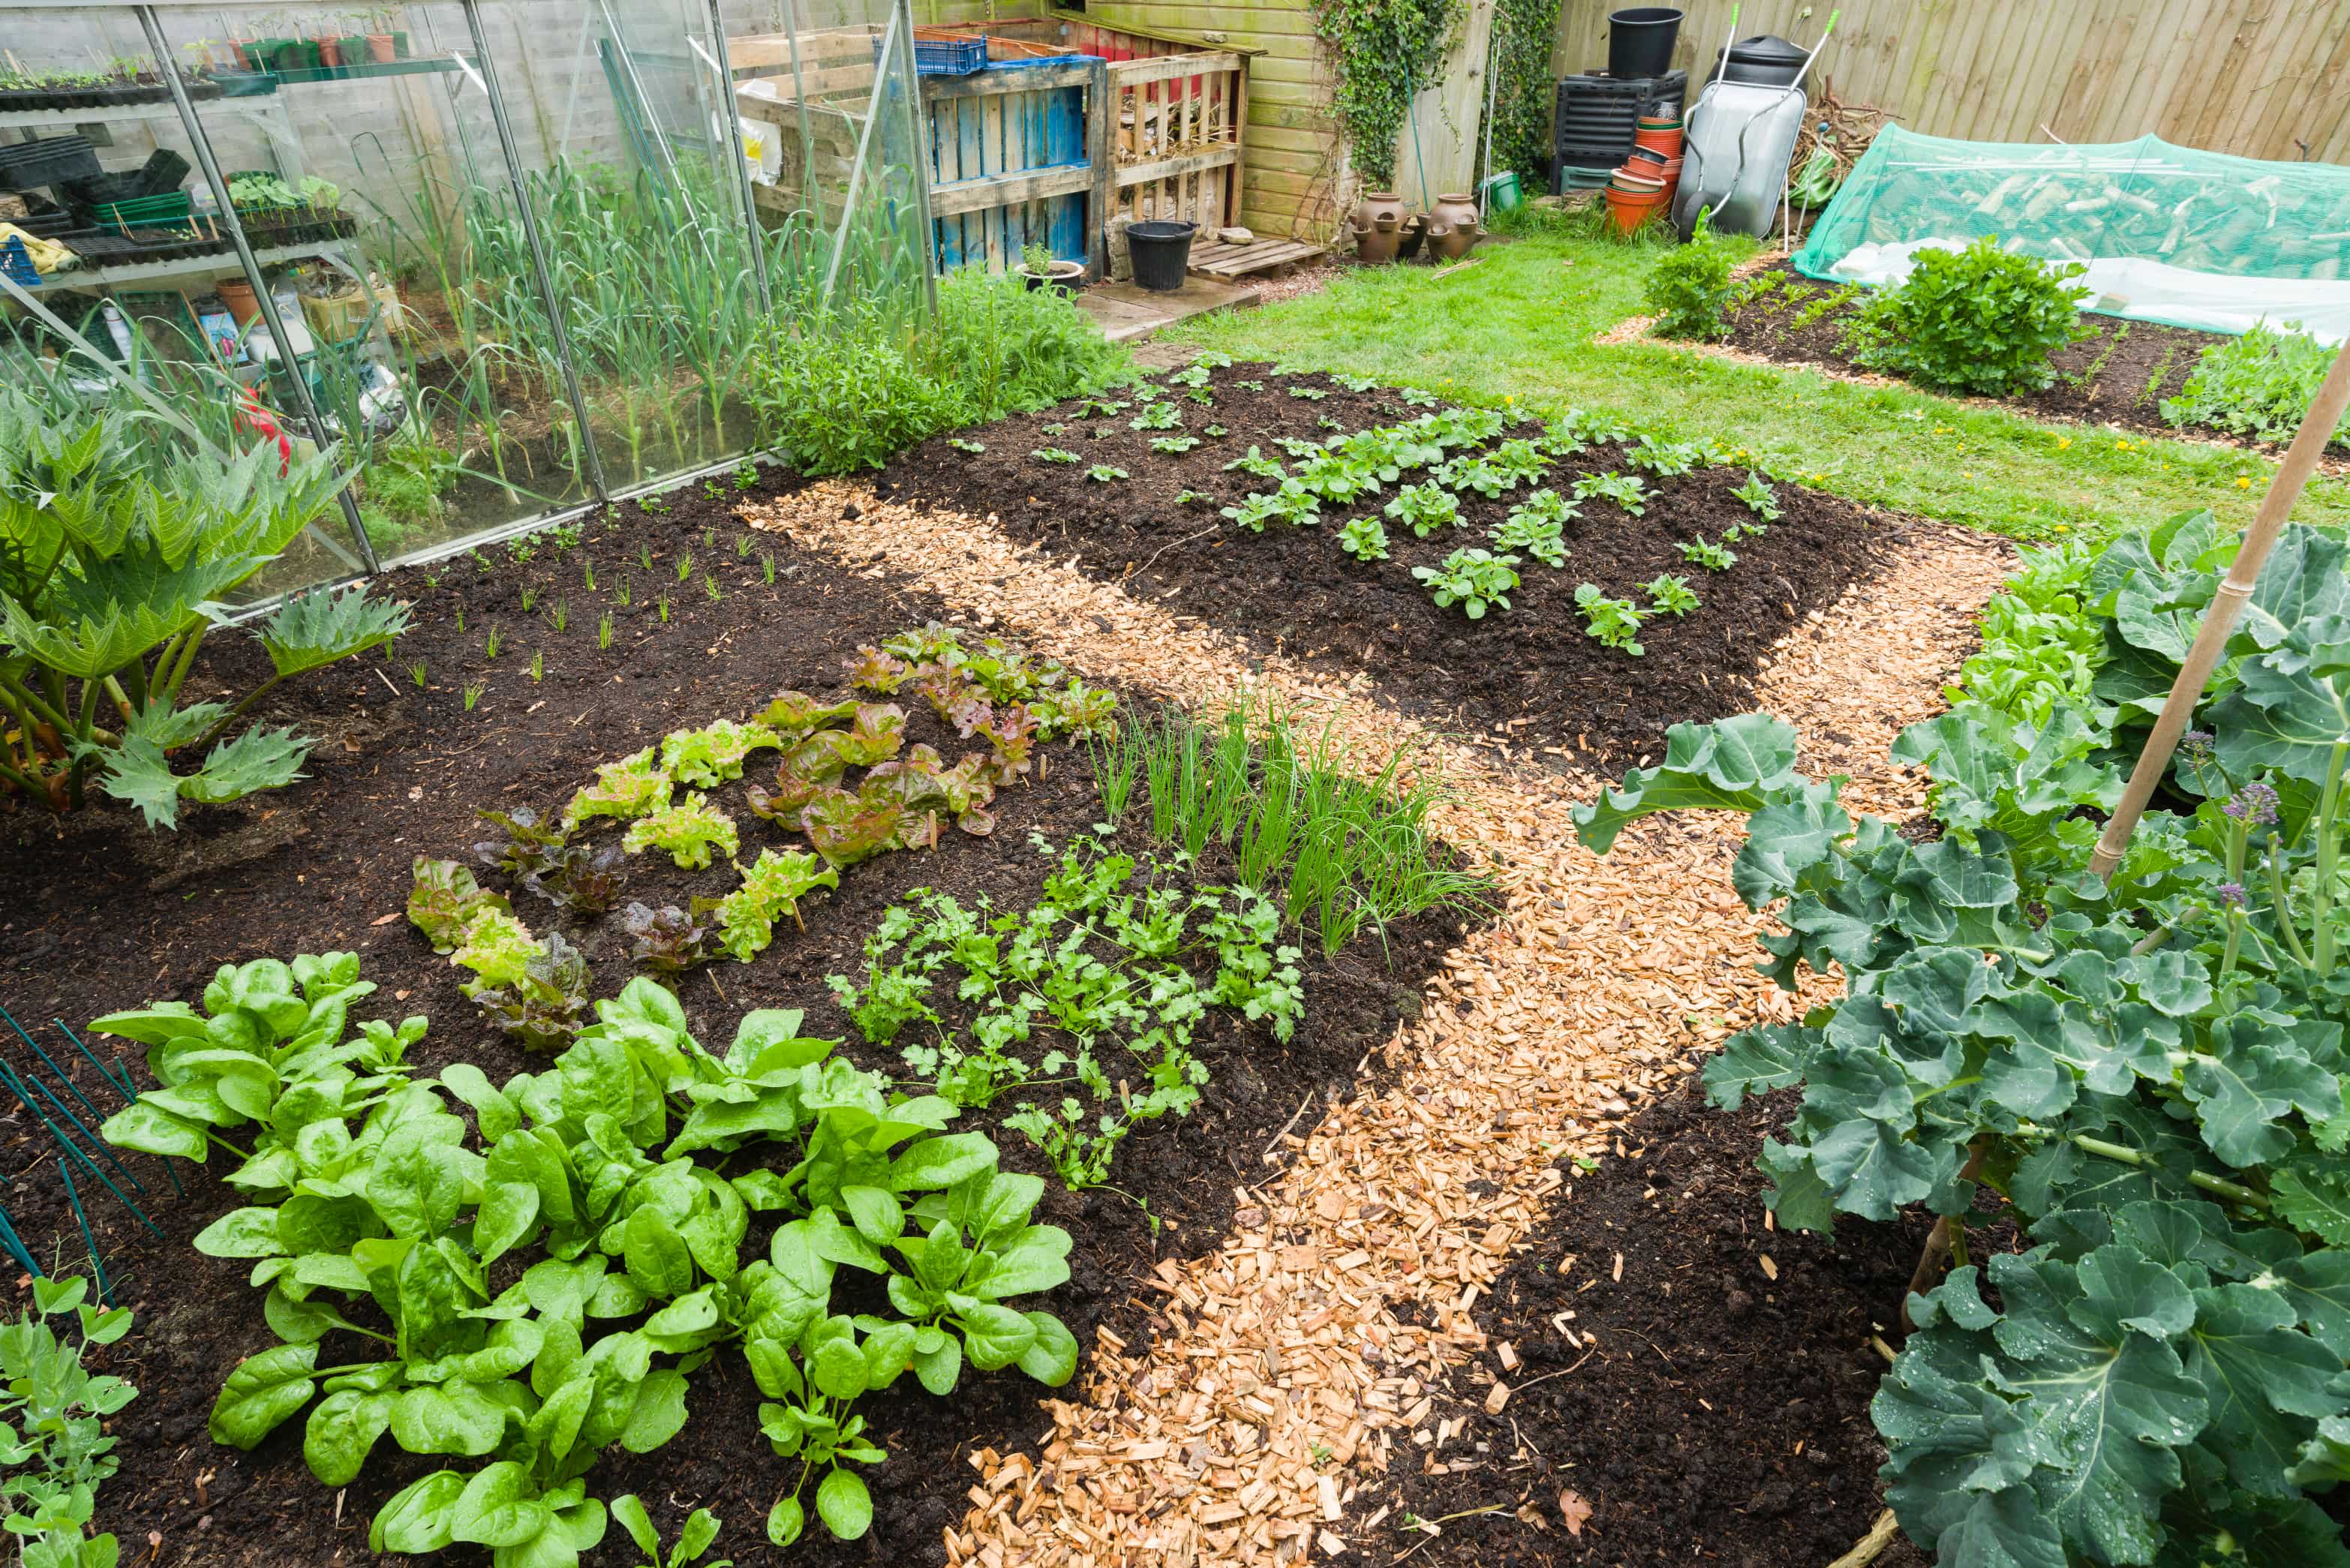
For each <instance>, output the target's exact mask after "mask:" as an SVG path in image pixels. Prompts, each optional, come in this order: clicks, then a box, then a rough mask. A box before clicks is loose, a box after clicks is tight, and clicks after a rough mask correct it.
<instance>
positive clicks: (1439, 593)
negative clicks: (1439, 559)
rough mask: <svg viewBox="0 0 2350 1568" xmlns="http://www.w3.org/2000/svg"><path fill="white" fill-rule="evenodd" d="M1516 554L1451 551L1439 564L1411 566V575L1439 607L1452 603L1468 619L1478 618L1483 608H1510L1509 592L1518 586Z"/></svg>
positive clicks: (1445, 607) (1480, 618)
mask: <svg viewBox="0 0 2350 1568" xmlns="http://www.w3.org/2000/svg"><path fill="white" fill-rule="evenodd" d="M1517 565H1518V557H1517V556H1496V555H1493V554H1492V552H1490V551H1486V550H1467V549H1463V550H1455V551H1453V552H1452V553H1451V555H1449V556H1445V557H1444V564H1443V565H1442V566H1414V567H1413V568H1412V569H1411V575H1412V576H1415V577H1418V578H1419V580H1420V581H1421V582H1422V583H1424V584H1426V585H1427V587H1428V595H1429V597H1430V598H1432V599H1434V600H1435V601H1436V607H1437V608H1439V609H1449V608H1451V607H1452V606H1454V605H1456V604H1457V605H1459V606H1460V607H1461V613H1462V614H1463V615H1465V616H1467V617H1468V618H1470V619H1471V620H1482V619H1484V618H1485V611H1486V610H1487V609H1488V608H1490V607H1495V606H1498V607H1501V608H1503V609H1508V608H1509V607H1510V598H1509V591H1510V590H1511V589H1512V588H1514V587H1517V586H1518V574H1517V570H1516V568H1517Z"/></svg>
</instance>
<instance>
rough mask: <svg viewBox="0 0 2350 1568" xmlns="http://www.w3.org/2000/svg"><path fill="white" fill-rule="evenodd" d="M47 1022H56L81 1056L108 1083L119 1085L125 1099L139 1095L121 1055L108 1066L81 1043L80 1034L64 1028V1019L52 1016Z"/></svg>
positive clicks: (137, 1086)
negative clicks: (104, 1077) (103, 1076)
mask: <svg viewBox="0 0 2350 1568" xmlns="http://www.w3.org/2000/svg"><path fill="white" fill-rule="evenodd" d="M49 1022H50V1023H54V1024H56V1025H57V1027H58V1028H59V1029H61V1030H64V1031H65V1037H66V1038H67V1039H68V1040H70V1041H72V1042H73V1043H74V1049H75V1050H77V1051H78V1052H80V1053H81V1054H82V1055H83V1056H85V1057H86V1058H88V1062H89V1064H90V1065H91V1066H93V1067H95V1068H97V1069H98V1070H99V1072H100V1073H102V1074H104V1075H106V1081H107V1082H108V1083H109V1084H115V1085H120V1093H121V1096H122V1097H123V1098H124V1099H125V1100H135V1099H137V1098H138V1097H139V1085H136V1084H134V1083H132V1082H131V1081H130V1068H128V1067H126V1066H124V1065H123V1064H122V1058H121V1057H120V1056H117V1057H116V1058H115V1059H114V1065H113V1066H112V1067H111V1068H109V1067H108V1066H107V1064H105V1063H103V1062H101V1061H99V1059H98V1055H97V1054H96V1053H95V1052H93V1051H91V1050H90V1048H89V1047H88V1046H87V1045H85V1044H82V1043H81V1036H80V1035H78V1034H77V1033H74V1032H73V1031H72V1030H70V1029H67V1028H66V1021H65V1020H64V1019H62V1018H52V1019H50V1020H49Z"/></svg>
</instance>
